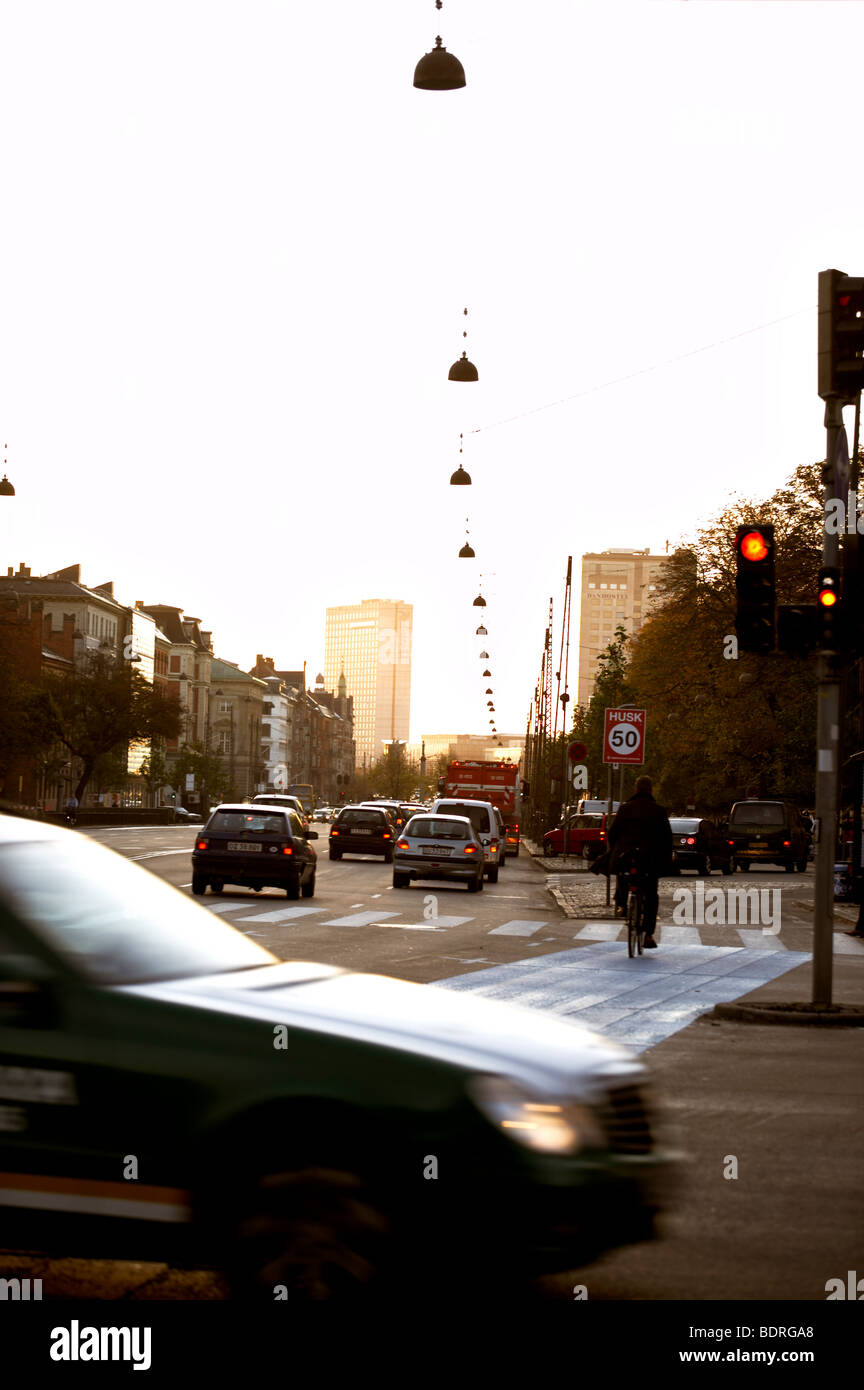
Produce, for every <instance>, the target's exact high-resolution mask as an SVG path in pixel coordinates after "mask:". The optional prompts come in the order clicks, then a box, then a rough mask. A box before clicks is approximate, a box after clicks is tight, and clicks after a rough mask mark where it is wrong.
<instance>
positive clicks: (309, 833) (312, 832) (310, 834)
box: [306, 830, 318, 840]
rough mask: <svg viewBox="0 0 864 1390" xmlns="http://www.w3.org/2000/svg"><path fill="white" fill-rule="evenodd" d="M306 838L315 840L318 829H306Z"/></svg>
mask: <svg viewBox="0 0 864 1390" xmlns="http://www.w3.org/2000/svg"><path fill="white" fill-rule="evenodd" d="M306 839H307V840H317V839H318V831H317V830H307V831H306Z"/></svg>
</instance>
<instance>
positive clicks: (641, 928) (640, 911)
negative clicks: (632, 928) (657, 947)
mask: <svg viewBox="0 0 864 1390" xmlns="http://www.w3.org/2000/svg"><path fill="white" fill-rule="evenodd" d="M636 899H637V905H636V949H637V951H638V952H639V955H640V956H641V954H642V947H643V946H644V945H645V899H644V898H643V896H642V894H641V893H637V894H636Z"/></svg>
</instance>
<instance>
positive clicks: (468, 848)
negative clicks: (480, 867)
mask: <svg viewBox="0 0 864 1390" xmlns="http://www.w3.org/2000/svg"><path fill="white" fill-rule="evenodd" d="M465 853H466V854H476V853H477V846H476V845H466V846H465Z"/></svg>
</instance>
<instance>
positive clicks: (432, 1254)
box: [0, 816, 672, 1311]
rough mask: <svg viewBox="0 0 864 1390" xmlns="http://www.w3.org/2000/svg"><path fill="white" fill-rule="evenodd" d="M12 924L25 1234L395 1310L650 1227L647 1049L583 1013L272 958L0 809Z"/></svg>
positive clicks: (5, 962) (1, 897)
mask: <svg viewBox="0 0 864 1390" xmlns="http://www.w3.org/2000/svg"><path fill="white" fill-rule="evenodd" d="M0 923H2V926H0V1006H2V1007H0V1066H2V1074H3V1085H4V1089H3V1092H2V1096H3V1107H4V1120H5V1123H4V1125H3V1128H2V1130H0V1205H2V1211H3V1243H4V1245H5V1246H6V1247H7V1248H17V1249H22V1248H24V1249H30V1250H46V1249H51V1250H57V1249H61V1250H63V1252H64V1253H67V1254H69V1255H75V1256H79V1257H82V1258H86V1257H92V1256H94V1255H96V1256H99V1257H102V1258H114V1259H122V1260H130V1259H131V1260H160V1261H165V1260H168V1261H170V1262H171V1263H174V1264H183V1265H187V1266H189V1267H191V1268H193V1269H194V1268H201V1267H203V1266H205V1265H215V1266H216V1267H218V1268H220V1269H225V1270H226V1271H227V1273H228V1277H229V1280H230V1287H231V1289H232V1291H233V1293H234V1294H235V1295H238V1296H246V1297H251V1298H256V1299H260V1300H261V1301H263V1302H265V1303H267V1304H269V1305H270V1307H271V1309H272V1304H273V1299H274V1297H277V1298H284V1297H287V1299H288V1303H289V1307H291V1306H295V1305H296V1304H297V1303H304V1302H306V1301H308V1300H311V1299H314V1298H315V1297H316V1296H320V1297H324V1298H326V1297H327V1296H328V1295H329V1296H330V1297H331V1298H332V1299H333V1300H335V1301H337V1302H345V1301H351V1300H352V1299H353V1297H354V1296H355V1295H359V1298H360V1299H361V1300H362V1299H363V1298H364V1297H365V1299H366V1301H367V1302H368V1301H369V1300H375V1299H376V1296H377V1298H378V1299H379V1300H380V1302H381V1306H382V1309H383V1310H385V1311H386V1310H388V1309H389V1308H390V1307H391V1306H392V1304H391V1300H392V1299H393V1298H394V1296H395V1295H396V1294H397V1293H398V1291H399V1289H400V1288H401V1289H403V1290H404V1291H406V1293H407V1297H408V1298H409V1300H415V1301H416V1297H417V1289H418V1288H426V1281H428V1280H429V1277H430V1271H432V1272H434V1274H435V1278H434V1279H432V1281H431V1283H429V1286H428V1292H429V1293H430V1296H431V1295H434V1294H435V1290H436V1289H438V1290H439V1291H441V1290H446V1293H442V1298H445V1299H446V1300H447V1301H449V1300H450V1299H452V1298H453V1296H454V1292H455V1291H456V1281H457V1280H458V1283H459V1294H460V1297H461V1296H462V1295H463V1294H464V1296H465V1298H466V1299H467V1297H468V1294H469V1290H470V1289H472V1288H473V1290H474V1292H475V1295H476V1292H477V1290H479V1289H482V1288H484V1287H485V1288H488V1289H491V1290H493V1292H494V1295H495V1297H496V1298H498V1299H500V1298H503V1297H504V1296H505V1294H507V1293H509V1294H510V1295H511V1296H512V1295H513V1293H514V1290H517V1289H518V1287H519V1286H520V1281H523V1280H525V1279H527V1278H528V1277H530V1276H531V1275H532V1274H542V1273H547V1272H552V1271H554V1270H556V1269H570V1268H572V1267H574V1266H576V1265H578V1264H580V1263H585V1262H587V1261H590V1260H593V1259H594V1258H596V1256H597V1255H598V1254H599V1253H600V1252H602V1251H603V1250H605V1249H609V1248H611V1247H614V1246H616V1245H623V1244H628V1243H631V1242H633V1241H638V1240H642V1239H645V1238H647V1237H649V1236H650V1235H651V1233H652V1227H653V1220H654V1215H655V1212H656V1211H657V1209H658V1207H659V1206H660V1205H661V1203H662V1201H663V1192H664V1189H665V1188H666V1187H667V1186H668V1185H669V1179H670V1175H671V1171H672V1170H671V1167H670V1163H669V1158H668V1156H667V1155H666V1153H665V1151H664V1150H663V1148H662V1147H661V1146H660V1143H659V1141H658V1139H657V1137H656V1122H655V1119H654V1115H653V1112H652V1106H651V1104H650V1102H649V1099H648V1096H647V1094H646V1090H645V1086H646V1077H647V1072H646V1068H645V1065H644V1064H643V1063H642V1062H641V1061H640V1060H639V1059H638V1058H637V1057H635V1056H633V1055H632V1054H631V1053H630V1052H628V1051H627V1050H626V1049H625V1048H623V1047H621V1046H619V1045H617V1044H615V1043H611V1042H608V1041H607V1040H606V1039H604V1038H603V1037H601V1036H600V1035H598V1034H596V1033H594V1032H592V1031H590V1030H589V1029H587V1028H585V1027H584V1026H583V1025H580V1024H577V1023H575V1022H571V1021H569V1020H563V1019H560V1018H554V1017H551V1016H549V1015H547V1014H544V1013H541V1012H539V1011H532V1010H526V1009H517V1008H514V1007H513V1006H511V1005H506V1004H502V1003H499V1002H495V1001H491V1000H486V999H481V998H477V997H476V996H474V995H471V996H467V995H462V994H459V993H456V992H451V991H449V990H444V989H440V988H436V987H434V986H431V985H419V984H409V983H407V982H406V981H403V980H398V979H392V978H384V977H381V976H375V975H364V974H359V973H355V972H353V971H349V970H343V969H338V968H336V967H334V966H329V965H320V964H314V963H310V962H303V961H279V960H277V959H276V958H275V957H274V956H273V955H271V954H270V952H269V951H266V950H264V949H263V948H262V947H261V946H260V945H258V944H257V943H256V942H254V941H252V940H251V939H250V938H249V937H247V936H244V935H243V934H242V933H241V932H239V931H237V930H236V929H234V928H232V927H231V926H229V925H228V924H227V923H226V922H225V921H223V920H221V919H220V918H218V917H214V916H213V915H212V914H211V913H210V912H209V911H207V910H206V909H205V908H203V907H202V906H201V905H200V904H199V903H197V902H196V901H194V900H193V899H191V898H189V897H188V896H187V895H186V894H185V893H181V892H180V891H178V890H177V889H175V888H173V887H171V886H170V885H169V884H167V883H165V882H164V881H162V880H160V879H158V878H157V877H156V876H155V875H153V874H150V873H148V872H146V871H145V870H144V869H142V868H140V867H139V866H138V865H136V864H132V863H130V862H129V861H128V860H127V859H124V858H123V857H122V856H121V855H119V854H117V853H115V852H114V851H112V850H110V849H107V848H106V847H105V846H103V845H100V844H98V843H97V842H95V841H93V840H90V839H88V838H87V837H86V836H83V837H82V836H80V835H77V834H75V832H73V831H71V830H65V829H62V828H60V827H55V826H51V825H48V824H46V823H44V822H36V821H29V820H23V819H18V818H13V817H3V816H0ZM285 1039H287V1050H286V1043H285V1041H284V1040H285ZM124 1154H134V1155H135V1156H136V1158H137V1160H138V1165H139V1173H140V1177H141V1181H140V1182H134V1181H131V1182H130V1181H127V1180H124V1159H123V1157H122V1156H123V1155H124ZM428 1154H434V1155H436V1156H437V1157H438V1158H439V1161H440V1162H441V1165H442V1180H441V1181H440V1182H437V1183H436V1182H424V1181H423V1177H422V1174H423V1171H424V1164H428V1162H429V1160H428V1159H426V1158H424V1157H423V1156H424V1155H428ZM445 1156H446V1181H445V1180H444V1178H443V1174H444V1171H445V1170H444V1163H445ZM454 1250H458V1260H454V1259H453V1251H454ZM322 1252H326V1256H327V1258H324V1257H323V1255H322ZM414 1306H416V1302H415V1304H414Z"/></svg>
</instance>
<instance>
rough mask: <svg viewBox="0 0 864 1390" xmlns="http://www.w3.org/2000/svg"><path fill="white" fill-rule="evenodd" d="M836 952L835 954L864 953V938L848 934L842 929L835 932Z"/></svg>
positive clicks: (853, 954)
mask: <svg viewBox="0 0 864 1390" xmlns="http://www.w3.org/2000/svg"><path fill="white" fill-rule="evenodd" d="M834 954H835V956H860V955H864V938H860V937H858V938H856V937H854V936H846V935H845V933H844V932H842V931H838V932H835V933H834Z"/></svg>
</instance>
